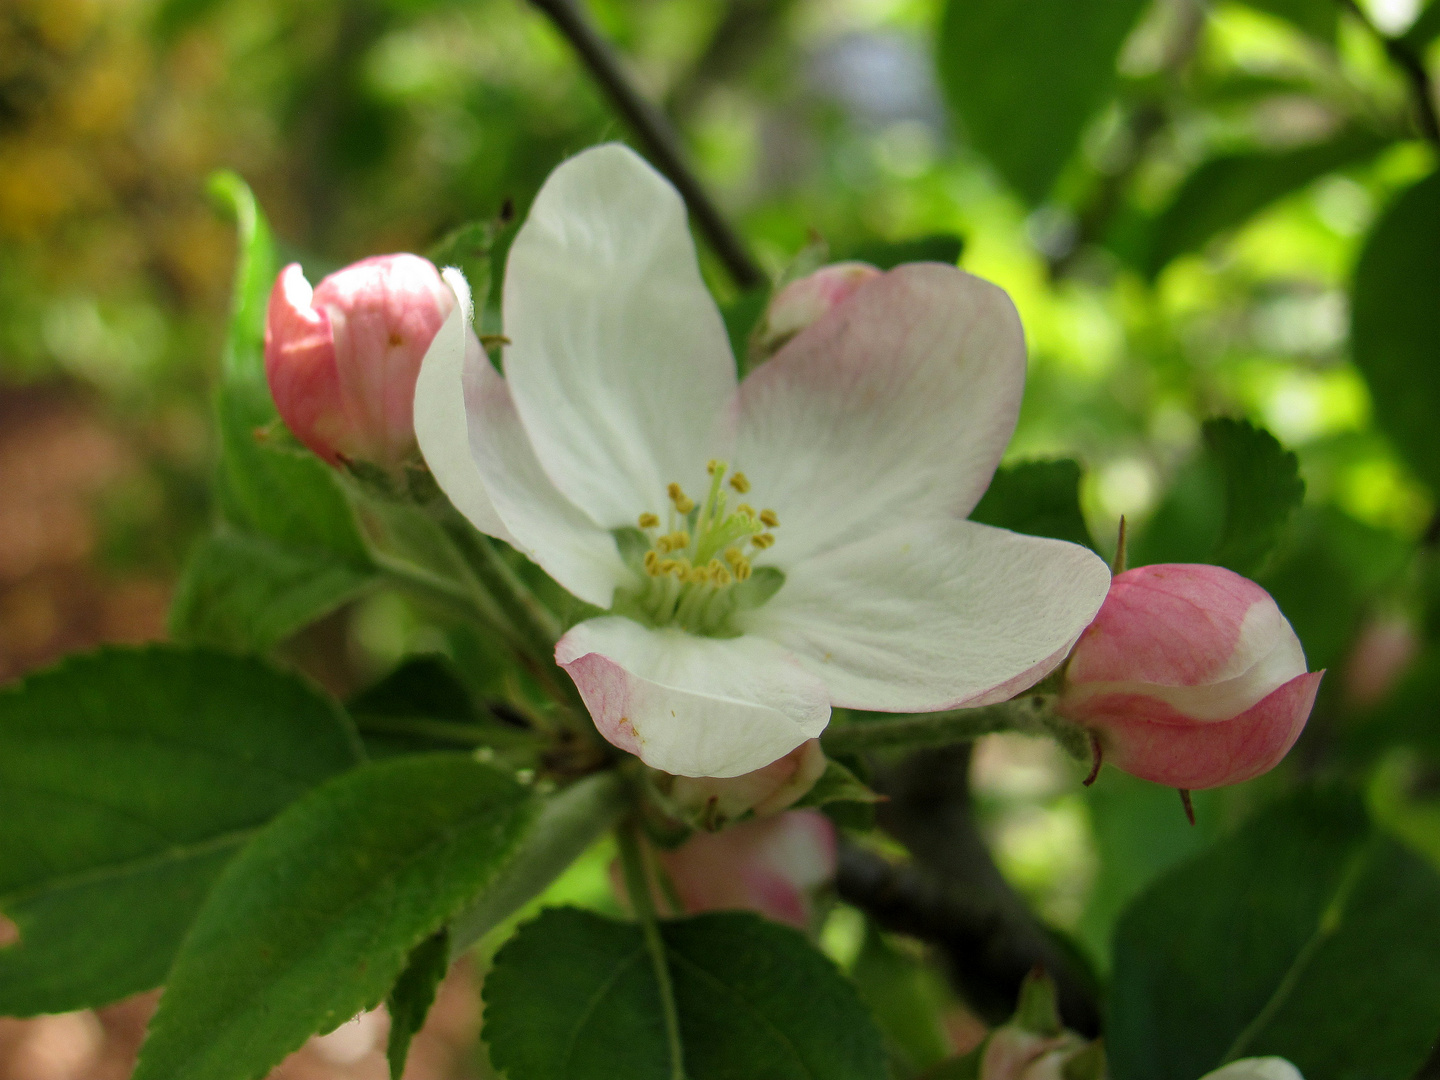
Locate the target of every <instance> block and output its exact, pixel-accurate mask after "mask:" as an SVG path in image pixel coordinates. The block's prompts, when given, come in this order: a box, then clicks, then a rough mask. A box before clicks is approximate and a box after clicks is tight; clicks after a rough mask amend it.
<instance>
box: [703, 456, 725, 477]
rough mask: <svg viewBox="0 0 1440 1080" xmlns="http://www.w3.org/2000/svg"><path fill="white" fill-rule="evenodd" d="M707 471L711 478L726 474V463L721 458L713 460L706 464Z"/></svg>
mask: <svg viewBox="0 0 1440 1080" xmlns="http://www.w3.org/2000/svg"><path fill="white" fill-rule="evenodd" d="M705 471H706V472H707V473H709V474H710V475H711V476H715V475H717V474H723V473H724V472H725V462H723V461H721V460H720V459H719V458H711V459H710V460H709V461H707V462H706V463H705Z"/></svg>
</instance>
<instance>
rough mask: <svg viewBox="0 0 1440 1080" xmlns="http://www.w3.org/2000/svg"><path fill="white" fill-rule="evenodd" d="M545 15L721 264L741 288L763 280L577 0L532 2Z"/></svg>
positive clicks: (664, 123) (662, 120)
mask: <svg viewBox="0 0 1440 1080" xmlns="http://www.w3.org/2000/svg"><path fill="white" fill-rule="evenodd" d="M530 3H531V4H532V5H533V6H534V7H536V8H538V9H539V10H540V11H542V12H544V13H545V15H547V16H548V17H549V19H550V21H551V22H552V23H554V24H555V28H556V29H557V30H559V31H560V33H561V34H563V35H564V36H565V39H566V40H567V41H569V42H570V44H571V45H572V46H573V47H574V49H575V51H576V52H577V53H579V55H580V59H581V60H582V61H583V62H584V64H585V66H586V67H587V68H589V70H590V74H591V75H592V76H593V77H594V78H595V81H596V82H597V83H599V84H600V87H601V89H602V90H604V91H605V93H606V94H607V95H608V96H609V98H610V103H611V104H612V105H614V107H615V109H616V111H617V112H619V113H620V115H621V116H623V117H624V118H625V120H626V122H628V123H629V125H630V127H631V128H632V129H633V130H634V132H635V135H636V137H637V138H638V139H639V140H640V143H641V145H642V146H644V148H645V151H646V153H648V154H649V155H650V157H651V159H652V160H653V161H654V162H655V165H656V166H657V167H658V168H659V169H660V171H661V172H662V173H664V174H665V175H666V176H668V177H669V178H670V182H671V183H673V184H674V185H675V186H676V188H678V189H679V191H680V194H681V196H682V197H683V198H684V199H685V205H686V206H688V207H689V208H690V213H691V214H693V215H694V216H695V223H696V224H697V225H698V226H699V227H700V231H701V232H702V233H704V235H705V239H706V240H708V241H709V242H710V246H711V247H712V248H714V249H715V254H716V255H718V256H719V257H720V261H721V262H723V263H724V264H725V269H726V270H728V271H729V273H730V276H731V277H732V278H733V279H734V280H735V284H736V285H738V286H739V287H740V288H742V289H751V288H754V287H755V286H757V285H761V284H763V283H764V281H765V275H764V273H763V272H762V271H761V270H760V267H759V266H757V265H756V264H755V261H754V260H753V259H752V258H751V257H750V253H749V251H748V250H747V248H746V246H745V242H744V240H742V239H741V238H740V235H739V234H738V233H737V232H735V230H734V229H732V228H731V227H730V223H729V222H727V221H726V220H725V218H724V215H722V214H721V213H720V209H719V208H718V207H717V206H716V205H715V203H714V202H713V201H712V200H711V198H710V194H709V192H707V191H706V190H705V187H704V185H703V184H701V183H700V180H699V178H698V177H696V175H695V173H694V172H693V171H692V170H691V168H690V166H689V164H688V163H687V162H686V160H685V152H684V150H683V149H682V148H681V145H680V139H679V137H678V136H677V135H676V133H675V129H674V128H673V127H672V126H671V124H670V121H669V120H668V119H666V117H665V114H664V113H662V112H661V111H660V110H659V109H658V108H656V106H655V105H654V104H653V103H651V102H650V101H648V100H646V98H645V97H644V96H643V95H642V94H641V93H640V91H639V90H638V89H637V88H636V87H635V85H634V83H633V82H631V80H630V77H629V75H628V74H627V73H626V71H625V68H624V66H623V65H622V63H621V61H620V57H619V55H618V54H617V53H616V52H615V50H614V48H612V47H611V45H610V43H609V42H608V41H606V40H605V39H604V38H603V37H601V36H600V33H599V31H598V30H596V28H595V27H594V25H593V24H592V23H591V22H590V20H589V19H588V18H586V16H585V14H584V12H582V11H581V10H580V7H579V6H578V4H577V3H576V2H575V0H530Z"/></svg>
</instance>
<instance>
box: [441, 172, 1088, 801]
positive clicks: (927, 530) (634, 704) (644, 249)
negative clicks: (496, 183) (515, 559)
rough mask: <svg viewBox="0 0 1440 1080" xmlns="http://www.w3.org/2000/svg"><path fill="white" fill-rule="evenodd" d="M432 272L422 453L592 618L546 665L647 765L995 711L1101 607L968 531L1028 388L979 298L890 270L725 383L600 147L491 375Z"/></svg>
mask: <svg viewBox="0 0 1440 1080" xmlns="http://www.w3.org/2000/svg"><path fill="white" fill-rule="evenodd" d="M447 279H448V280H450V281H451V283H452V286H453V287H455V288H456V289H457V292H458V293H459V294H460V298H461V301H462V302H461V303H460V304H459V305H457V307H456V311H455V312H454V313H452V316H451V318H450V320H449V321H448V322H447V324H446V325H445V326H444V327H443V328H442V329H441V331H440V333H439V334H437V335H436V339H435V342H434V344H433V345H432V346H431V349H430V353H429V354H428V355H427V356H426V358H425V362H424V365H423V367H422V371H421V376H420V380H419V384H418V385H417V388H416V400H415V427H416V434H417V436H418V438H419V442H420V446H421V449H422V450H423V452H424V454H425V458H426V460H427V461H428V462H429V464H430V467H431V469H432V471H433V472H434V474H435V477H436V479H437V481H438V482H439V483H440V485H441V487H442V488H444V490H445V491H446V493H447V494H448V495H449V496H450V498H451V500H452V501H453V502H454V503H455V505H456V506H457V507H458V508H459V509H460V510H461V511H462V512H463V513H464V514H465V515H466V516H467V517H468V518H469V519H470V520H471V521H472V522H473V523H474V524H475V526H476V527H477V528H479V529H481V530H482V531H484V532H486V533H489V534H490V535H492V536H496V537H499V538H500V539H502V540H505V541H507V542H508V543H510V544H513V545H514V546H515V547H517V548H518V549H519V550H520V551H522V552H524V553H525V554H526V555H527V556H529V557H530V558H531V559H533V560H534V561H535V562H536V563H538V564H539V565H540V566H541V567H542V568H543V569H544V570H545V571H546V572H547V573H549V574H550V576H551V577H553V578H554V579H555V580H556V581H558V582H559V583H560V584H561V585H563V586H564V587H565V588H566V589H568V590H569V591H570V592H571V593H573V594H574V595H575V596H577V597H579V598H580V599H582V600H585V601H588V602H589V603H592V604H595V605H597V606H599V607H600V608H603V609H607V610H608V612H609V614H607V615H604V616H601V617H597V618H594V619H590V620H588V621H586V622H582V623H580V624H579V625H578V626H575V627H574V628H573V629H571V630H570V631H569V633H567V634H566V635H565V636H564V638H563V639H562V640H561V641H560V643H559V645H558V647H557V648H556V652H555V656H556V660H557V662H558V663H560V664H561V665H562V666H563V667H564V668H565V669H566V670H567V671H568V672H569V673H570V675H571V677H572V678H573V679H574V680H575V684H576V686H577V687H578V688H579V690H580V694H581V696H582V697H583V698H584V701H585V704H586V705H587V706H588V708H589V709H590V713H591V715H592V717H593V718H594V720H595V723H596V726H597V727H598V728H599V730H600V731H601V733H602V734H603V735H604V736H605V738H607V739H608V740H610V742H612V743H614V744H615V745H616V746H619V747H621V748H623V749H625V750H628V751H631V752H633V753H635V754H637V755H638V756H639V757H641V758H642V759H643V760H644V761H645V762H646V763H647V764H649V765H651V766H653V767H655V768H657V769H663V770H664V771H666V772H670V773H676V774H680V775H686V776H736V775H739V774H741V773H745V772H749V771H751V770H754V769H758V768H761V767H763V766H765V765H767V764H769V763H770V762H772V761H774V760H776V759H777V758H779V757H781V756H782V755H784V754H786V753H788V752H789V751H791V750H793V749H794V748H795V747H797V746H799V745H800V744H801V743H802V742H804V741H805V740H807V739H811V738H814V737H815V736H817V735H819V734H820V732H821V731H822V730H823V729H824V728H825V725H826V724H827V723H828V721H829V718H830V709H831V706H832V705H838V706H845V707H851V708H857V709H873V710H883V711H892V712H894V711H905V712H911V711H928V710H935V709H945V708H954V707H959V706H970V705H982V704H986V703H989V702H994V701H1001V700H1004V699H1007V698H1009V697H1011V696H1013V695H1014V694H1016V693H1018V692H1019V691H1021V690H1024V689H1025V688H1027V687H1029V686H1031V685H1033V684H1034V683H1035V682H1036V681H1038V680H1039V679H1041V678H1042V677H1043V676H1044V675H1046V674H1047V673H1048V672H1049V671H1050V670H1051V669H1052V668H1054V667H1055V666H1056V665H1057V664H1058V663H1059V662H1060V661H1061V660H1062V659H1063V658H1064V656H1065V654H1066V653H1067V652H1068V650H1069V649H1070V647H1071V645H1073V644H1074V642H1075V639H1076V638H1077V637H1078V635H1079V634H1080V632H1081V631H1082V630H1084V628H1085V626H1086V625H1087V624H1088V623H1089V622H1090V620H1091V618H1092V617H1093V616H1094V615H1095V612H1096V611H1097V610H1098V608H1099V607H1100V603H1101V601H1102V600H1104V598H1105V591H1106V587H1107V586H1108V584H1109V580H1110V576H1109V572H1108V571H1107V570H1106V568H1105V565H1104V564H1103V563H1102V562H1101V561H1100V560H1099V559H1098V558H1096V556H1095V555H1093V554H1092V553H1091V552H1089V551H1087V550H1085V549H1084V548H1081V547H1078V546H1076V545H1073V544H1066V543H1062V542H1060V541H1057V540H1042V539H1035V538H1032V537H1028V536H1019V535H1016V534H1014V533H1011V532H1007V531H1004V530H1001V529H995V528H990V527H988V526H984V525H979V524H975V523H973V522H968V521H965V520H964V518H965V516H966V515H967V514H968V513H969V512H970V510H971V509H972V508H973V507H974V506H975V503H976V501H977V500H978V499H979V498H980V496H981V494H982V493H983V492H984V491H985V488H986V486H987V485H988V484H989V482H990V477H991V475H992V474H993V472H994V470H995V466H996V464H997V463H998V462H999V460H1000V455H1001V453H1002V452H1003V451H1004V449H1005V445H1006V443H1007V442H1008V441H1009V439H1010V435H1011V432H1012V431H1013V429H1014V427H1015V421H1016V416H1017V413H1018V410H1019V407H1020V397H1021V393H1022V391H1023V387H1024V379H1025V347H1024V340H1023V337H1022V333H1021V329H1020V322H1019V319H1018V317H1017V316H1016V313H1015V309H1014V307H1013V306H1012V305H1011V303H1010V300H1009V298H1008V297H1007V296H1006V295H1005V293H1004V292H1003V291H1001V290H1000V289H998V288H996V287H995V286H994V285H991V284H989V283H987V282H985V281H981V280H980V279H978V278H975V277H972V276H970V275H969V274H966V273H963V272H962V271H960V270H957V269H955V268H954V267H951V266H942V265H937V264H928V263H927V264H913V265H908V266H902V267H899V268H898V269H895V270H892V271H890V272H889V273H886V274H883V275H879V276H876V277H875V278H874V279H873V280H871V281H869V282H867V283H865V284H864V285H863V286H862V287H860V288H859V289H857V290H856V291H855V292H854V293H853V294H852V295H851V296H850V297H848V298H847V299H846V300H844V302H843V303H841V304H839V305H838V306H837V307H835V308H834V309H833V310H831V311H829V312H827V313H826V314H825V315H824V316H822V317H821V318H820V319H818V320H817V321H816V322H815V323H814V324H813V325H811V326H810V327H808V328H807V329H805V330H803V331H802V332H800V333H799V334H797V335H796V336H795V337H794V338H793V339H792V340H791V341H790V342H789V343H788V344H787V345H786V346H785V347H784V348H783V349H781V350H780V352H778V353H777V354H776V355H775V356H774V358H773V359H771V360H769V361H768V362H766V363H765V364H763V365H762V366H761V367H759V368H758V369H757V370H756V371H755V372H754V373H752V374H751V375H750V376H748V377H747V378H746V380H745V381H744V383H742V384H738V385H737V381H736V375H735V363H734V360H733V358H732V356H731V353H730V347H729V343H728V340H727V338H726V334H725V328H724V325H723V324H722V322H721V319H720V313H719V311H718V310H717V308H716V306H715V303H714V301H713V300H712V299H711V297H710V294H709V292H708V291H707V290H706V288H705V285H704V283H703V282H702V280H701V277H700V270H699V266H698V264H697V261H696V256H695V248H694V245H693V242H692V241H691V238H690V233H689V231H688V228H687V225H686V216H685V207H684V205H683V203H682V202H681V200H680V197H679V195H678V194H677V193H676V192H675V190H674V189H673V188H672V187H671V186H670V184H669V183H668V182H666V181H665V180H664V179H663V178H662V177H661V176H660V175H659V174H657V173H656V172H655V171H654V170H653V169H651V168H650V167H649V166H648V165H646V164H645V163H644V162H643V161H642V160H641V159H640V158H639V157H638V156H636V155H635V154H634V153H633V152H632V151H630V150H628V149H626V148H625V147H623V146H619V145H606V146H600V147H596V148H594V149H591V150H588V151H586V152H584V153H582V154H579V155H578V156H576V157H574V158H572V159H570V160H569V161H567V162H565V163H564V164H563V165H561V166H560V167H559V168H557V169H556V170H555V171H554V173H552V174H551V176H550V178H549V179H548V180H547V181H546V182H545V185H544V187H543V188H542V189H541V190H540V193H539V195H538V196H537V197H536V200H535V204H534V206H533V207H532V208H531V210H530V215H529V218H528V220H527V221H526V222H525V225H524V226H523V227H522V228H521V229H520V231H519V233H518V235H517V236H516V238H515V242H514V245H513V246H512V247H511V249H510V257H509V263H508V266H507V270H506V276H505V289H504V302H503V315H504V332H505V335H506V337H507V338H508V339H509V342H510V344H508V345H507V346H506V347H505V355H504V367H505V374H504V377H503V378H502V377H501V376H500V375H499V374H497V373H496V371H495V370H494V368H493V367H492V366H491V365H490V364H489V363H488V362H487V360H486V357H485V354H484V353H483V351H482V350H481V348H480V346H479V343H478V342H477V341H476V340H475V338H474V335H473V333H472V332H470V331H469V330H468V327H467V319H468V307H469V298H468V292H466V291H465V288H464V283H463V280H461V279H460V278H459V275H458V274H456V273H454V272H449V273H448V277H447ZM462 387H463V395H462ZM752 507H753V509H752Z"/></svg>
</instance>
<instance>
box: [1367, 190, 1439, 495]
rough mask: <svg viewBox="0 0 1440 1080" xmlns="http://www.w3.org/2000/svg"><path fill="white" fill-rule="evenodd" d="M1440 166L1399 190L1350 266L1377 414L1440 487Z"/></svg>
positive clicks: (1418, 468)
mask: <svg viewBox="0 0 1440 1080" xmlns="http://www.w3.org/2000/svg"><path fill="white" fill-rule="evenodd" d="M1437 281H1440V173H1432V174H1431V175H1430V176H1428V177H1426V178H1425V179H1424V180H1421V181H1420V182H1419V183H1418V184H1416V185H1415V186H1414V187H1412V188H1410V189H1409V190H1408V191H1405V192H1403V193H1402V194H1401V195H1400V196H1399V197H1398V198H1397V199H1396V200H1395V201H1394V202H1393V203H1391V204H1390V206H1389V208H1388V209H1386V211H1385V212H1384V214H1382V215H1381V217H1380V220H1379V221H1378V222H1376V223H1375V227H1374V229H1373V230H1372V231H1371V233H1370V237H1369V239H1367V240H1366V242H1365V248H1364V250H1363V251H1362V252H1361V253H1360V261H1359V263H1358V265H1357V266H1356V269H1355V292H1354V300H1353V303H1352V305H1351V326H1350V338H1351V347H1352V350H1353V353H1354V357H1355V363H1356V364H1357V365H1358V366H1359V368H1360V370H1361V371H1362V372H1364V374H1365V378H1366V380H1367V381H1368V382H1369V384H1370V393H1371V394H1372V395H1373V396H1374V398H1375V420H1376V423H1377V424H1379V425H1380V427H1381V429H1382V430H1383V431H1384V432H1385V433H1386V434H1387V435H1389V436H1390V438H1392V439H1393V440H1394V441H1395V445H1396V446H1397V447H1398V448H1399V450H1400V452H1401V453H1402V454H1403V455H1404V456H1405V459H1406V460H1407V461H1408V462H1409V463H1410V467H1411V468H1413V469H1414V470H1415V471H1416V472H1417V473H1418V474H1419V475H1420V477H1421V479H1423V480H1424V481H1425V482H1426V483H1427V484H1429V485H1430V486H1431V487H1432V488H1434V489H1436V490H1440V424H1437V423H1436V422H1435V418H1436V417H1437V416H1440V368H1437V366H1436V360H1435V358H1436V357H1437V356H1440V303H1437V299H1436V284H1435V283H1436V282H1437Z"/></svg>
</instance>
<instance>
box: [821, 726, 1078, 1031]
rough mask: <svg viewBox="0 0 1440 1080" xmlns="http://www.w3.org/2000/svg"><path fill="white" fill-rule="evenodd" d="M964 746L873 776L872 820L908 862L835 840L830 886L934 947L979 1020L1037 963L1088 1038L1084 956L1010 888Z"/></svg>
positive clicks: (1000, 1012) (992, 1015)
mask: <svg viewBox="0 0 1440 1080" xmlns="http://www.w3.org/2000/svg"><path fill="white" fill-rule="evenodd" d="M969 749H970V748H969V746H962V747H952V748H949V749H946V750H939V751H924V752H921V753H918V754H914V755H912V756H911V757H910V758H908V759H906V761H905V762H904V763H903V764H902V765H900V766H899V767H897V768H895V769H890V770H886V771H884V772H882V773H881V774H880V775H879V776H878V777H877V778H876V787H877V788H878V789H879V790H880V791H882V792H883V793H884V794H886V795H889V796H890V801H889V802H887V803H884V804H882V805H881V806H880V807H879V817H880V822H881V824H882V825H883V826H884V827H885V829H886V830H887V831H889V832H890V833H891V834H892V835H894V836H895V837H896V838H897V839H899V840H900V841H901V842H903V843H904V844H905V846H906V847H907V848H909V850H910V852H911V854H912V855H913V856H914V860H915V861H914V862H913V863H905V864H900V865H895V864H893V863H891V862H889V861H888V860H887V859H885V858H884V857H882V856H880V855H878V854H875V853H873V852H871V851H868V850H866V849H864V848H861V847H857V846H854V845H849V844H846V845H842V847H841V851H840V861H839V868H838V872H837V876H836V888H837V891H838V892H839V895H840V897H841V899H843V900H845V901H846V902H847V903H850V904H853V905H855V906H856V907H858V908H860V909H861V910H863V911H865V912H866V913H867V914H868V915H869V916H870V917H871V918H872V919H874V920H875V922H876V923H878V924H879V925H880V926H882V927H885V928H886V929H888V930H893V931H895V932H897V933H903V934H909V935H911V936H913V937H917V938H920V939H921V940H922V941H928V942H930V943H932V944H933V945H935V946H936V947H937V948H938V949H939V950H940V951H941V953H942V954H943V955H944V956H945V958H946V960H947V961H948V962H949V968H950V972H951V976H952V978H953V979H954V981H955V983H956V985H957V987H958V988H959V990H960V991H961V992H962V993H963V994H964V996H965V999H966V1001H967V1002H968V1003H969V1004H970V1006H971V1007H972V1008H973V1009H974V1010H975V1011H976V1012H977V1013H979V1014H980V1015H981V1016H982V1018H985V1019H988V1020H990V1021H993V1022H999V1021H1001V1020H1004V1019H1005V1018H1006V1017H1008V1016H1009V1015H1010V1013H1011V1012H1012V1011H1013V1010H1014V1008H1015V1000H1016V995H1017V994H1018V993H1019V990H1020V984H1021V982H1022V981H1023V980H1024V978H1025V976H1026V974H1027V973H1028V972H1029V971H1030V970H1031V969H1032V968H1034V967H1036V966H1037V965H1038V966H1040V967H1043V968H1044V969H1045V970H1046V971H1047V972H1048V973H1049V974H1050V976H1051V977H1052V978H1053V979H1054V980H1055V982H1056V986H1057V988H1058V991H1059V998H1060V1011H1061V1015H1062V1016H1063V1017H1064V1018H1065V1021H1066V1023H1067V1024H1068V1025H1069V1026H1070V1027H1072V1028H1074V1029H1075V1030H1077V1031H1080V1032H1082V1033H1084V1034H1087V1035H1094V1034H1095V1033H1096V1032H1097V1031H1098V1030H1099V1026H1100V1012H1099V1007H1098V1006H1097V1004H1096V998H1095V988H1094V986H1093V983H1092V982H1091V980H1090V979H1089V978H1088V977H1087V973H1086V970H1085V967H1084V964H1083V962H1081V961H1079V960H1078V959H1077V958H1076V957H1075V956H1074V954H1073V952H1072V951H1071V950H1069V949H1067V948H1066V947H1065V946H1064V945H1062V944H1061V943H1060V941H1059V940H1058V939H1057V938H1055V937H1054V936H1052V935H1051V934H1050V933H1049V932H1048V931H1047V930H1046V929H1045V928H1044V926H1042V925H1041V924H1040V923H1039V922H1038V921H1037V920H1036V918H1035V916H1034V915H1032V914H1031V912H1030V909H1029V908H1028V907H1027V906H1026V904H1025V901H1024V900H1023V899H1021V898H1020V896H1018V895H1017V894H1016V893H1015V891H1014V890H1013V889H1011V888H1010V886H1009V884H1008V883H1007V882H1006V881H1005V879H1004V878H1003V877H1002V876H1001V874H1000V871H999V870H998V869H997V868H996V866H995V863H994V861H993V860H992V859H991V857H990V853H989V850H988V849H987V848H986V846H985V842H984V840H983V839H982V838H981V836H980V832H979V829H978V828H977V827H976V823H975V820H974V817H973V815H972V813H971V810H970V799H969V791H968V785H967V783H966V779H965V777H966V770H967V768H968V765H969Z"/></svg>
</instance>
